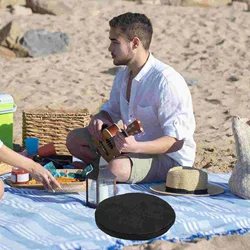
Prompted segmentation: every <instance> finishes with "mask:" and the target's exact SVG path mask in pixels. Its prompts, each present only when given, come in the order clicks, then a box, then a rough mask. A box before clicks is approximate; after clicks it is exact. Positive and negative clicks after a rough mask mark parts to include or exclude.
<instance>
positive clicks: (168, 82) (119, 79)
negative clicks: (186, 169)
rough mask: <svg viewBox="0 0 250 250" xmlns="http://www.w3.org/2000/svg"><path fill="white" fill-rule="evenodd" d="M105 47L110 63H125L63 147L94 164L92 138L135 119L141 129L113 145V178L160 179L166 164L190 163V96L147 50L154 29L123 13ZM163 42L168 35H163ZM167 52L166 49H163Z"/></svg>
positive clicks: (174, 74) (142, 17)
mask: <svg viewBox="0 0 250 250" xmlns="http://www.w3.org/2000/svg"><path fill="white" fill-rule="evenodd" d="M109 25H110V32H109V39H110V41H111V43H110V46H109V51H110V53H111V56H112V58H113V63H114V64H115V65H117V66H118V65H126V67H125V68H124V69H122V70H120V71H119V72H118V73H117V75H116V76H115V79H114V84H113V87H112V90H111V93H110V99H109V100H108V101H107V102H106V103H105V104H104V105H103V106H102V107H101V108H100V112H99V113H97V114H96V115H94V116H93V117H92V118H91V121H90V123H89V126H88V127H87V128H80V129H76V130H73V131H71V132H70V133H69V134H68V137H67V147H68V149H69V151H70V152H71V153H72V155H74V156H76V157H77V158H79V159H81V160H83V161H84V162H85V163H87V164H89V163H92V164H93V163H95V164H96V163H98V160H99V156H98V154H97V153H96V148H95V144H94V143H93V140H92V136H93V137H95V138H97V139H98V140H99V141H101V140H103V138H102V134H101V131H102V130H101V129H102V125H103V124H107V125H111V124H113V123H117V122H118V121H119V120H122V122H123V124H125V126H127V125H129V124H130V123H131V122H133V121H134V120H135V119H137V120H140V121H141V123H142V126H143V129H144V133H142V134H139V135H135V136H128V137H125V136H124V135H123V133H121V132H118V133H117V134H116V136H115V138H114V142H115V145H116V147H117V148H118V150H119V151H120V152H123V154H122V155H121V156H119V157H116V158H114V159H113V160H111V161H110V162H109V163H108V167H109V169H110V170H111V171H112V173H113V174H115V175H116V176H117V181H119V182H127V183H138V182H153V181H165V179H166V176H167V173H168V171H169V169H170V168H172V167H175V166H190V167H192V166H193V163H194V159H195V150H196V144H195V142H194V139H193V134H194V130H195V119H194V114H193V107H192V99H191V95H190V91H189V89H188V86H187V84H186V82H185V80H184V79H183V77H182V76H181V75H180V74H179V73H177V72H176V71H175V70H174V69H173V68H172V67H170V66H168V65H166V64H164V63H163V62H161V61H159V60H157V59H156V58H154V56H153V55H152V54H151V53H150V52H149V45H150V42H151V38H152V34H153V29H152V25H151V22H150V20H149V19H148V18H147V17H146V16H145V15H143V14H139V13H125V14H122V15H119V16H117V17H114V18H113V19H112V20H110V22H109ZM166 42H167V38H166ZM165 53H166V52H165Z"/></svg>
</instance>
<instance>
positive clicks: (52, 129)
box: [23, 109, 90, 155]
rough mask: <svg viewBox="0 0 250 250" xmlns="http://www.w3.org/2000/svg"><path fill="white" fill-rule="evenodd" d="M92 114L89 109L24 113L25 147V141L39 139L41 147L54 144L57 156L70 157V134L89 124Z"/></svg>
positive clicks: (36, 110) (37, 110) (34, 110)
mask: <svg viewBox="0 0 250 250" xmlns="http://www.w3.org/2000/svg"><path fill="white" fill-rule="evenodd" d="M89 121H90V113H89V111H88V110H87V109H81V110H77V111H72V110H41V109H32V110H25V111H23V146H24V145H25V143H24V140H25V139H26V138H29V137H37V138H38V139H39V146H43V145H45V144H47V143H49V142H54V143H55V147H56V152H57V154H60V155H69V154H70V153H69V151H68V150H67V147H66V137H67V135H68V133H69V132H70V131H71V130H73V129H76V128H82V127H85V126H87V125H88V124H89Z"/></svg>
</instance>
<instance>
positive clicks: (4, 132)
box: [0, 93, 17, 149]
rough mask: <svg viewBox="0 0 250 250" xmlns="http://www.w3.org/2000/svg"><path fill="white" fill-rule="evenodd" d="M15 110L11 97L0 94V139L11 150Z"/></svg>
mask: <svg viewBox="0 0 250 250" xmlns="http://www.w3.org/2000/svg"><path fill="white" fill-rule="evenodd" d="M16 108H17V107H16V105H15V103H14V99H13V97H12V96H11V95H9V94H2V93H0V139H1V141H2V142H3V143H4V145H5V146H7V147H9V148H11V149H13V113H14V112H15V111H16Z"/></svg>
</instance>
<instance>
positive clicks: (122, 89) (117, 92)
mask: <svg viewBox="0 0 250 250" xmlns="http://www.w3.org/2000/svg"><path fill="white" fill-rule="evenodd" d="M129 74H130V70H129V68H128V67H125V68H124V69H122V70H120V71H119V72H118V73H117V74H116V76H115V79H114V84H113V87H112V90H111V92H110V99H109V100H108V101H107V102H106V103H104V104H103V105H102V107H101V110H104V111H106V112H108V113H109V115H110V116H111V118H112V119H113V121H114V122H115V123H117V122H118V121H119V120H122V121H123V123H125V124H126V125H129V124H130V123H131V122H133V120H135V119H137V120H140V121H141V124H142V127H143V129H144V132H143V133H141V134H138V135H135V139H136V140H137V141H152V140H155V139H158V138H160V137H163V136H171V137H174V138H176V139H178V140H184V144H183V147H182V148H181V149H180V150H178V151H177V152H173V153H166V154H167V155H168V156H169V157H171V158H172V159H174V160H175V161H177V162H178V163H179V164H180V165H182V166H190V167H191V166H193V163H194V159H195V151H196V143H195V142H194V139H193V134H194V130H195V119H194V114H193V106H192V99H191V94H190V91H189V88H188V86H187V84H186V82H185V80H184V78H183V77H182V76H181V75H180V74H179V73H178V72H176V71H175V70H174V69H173V68H172V67H170V66H168V65H166V64H164V63H163V62H161V61H159V60H157V59H156V58H154V56H153V55H152V54H150V55H149V58H148V60H147V62H146V63H145V65H144V66H143V68H142V69H141V70H140V72H139V73H138V74H137V75H136V77H135V78H134V79H133V80H132V85H131V94H130V101H129V102H128V101H127V99H126V93H127V85H128V78H129Z"/></svg>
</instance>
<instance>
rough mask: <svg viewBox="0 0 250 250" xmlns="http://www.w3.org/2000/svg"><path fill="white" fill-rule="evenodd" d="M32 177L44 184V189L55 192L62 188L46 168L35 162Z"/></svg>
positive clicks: (31, 172) (31, 171)
mask: <svg viewBox="0 0 250 250" xmlns="http://www.w3.org/2000/svg"><path fill="white" fill-rule="evenodd" d="M30 175H31V177H32V178H34V179H35V180H36V181H39V182H42V184H43V186H44V188H45V189H47V190H49V191H52V192H54V190H55V188H61V186H60V184H59V183H58V181H57V180H56V179H55V178H54V177H53V176H52V174H51V173H50V172H49V171H48V170H47V169H46V168H44V167H43V166H41V165H40V164H38V163H36V162H33V166H32V168H31V170H30Z"/></svg>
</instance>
